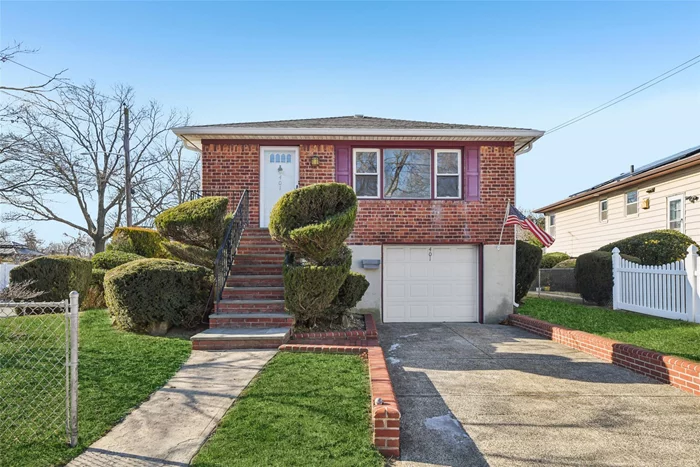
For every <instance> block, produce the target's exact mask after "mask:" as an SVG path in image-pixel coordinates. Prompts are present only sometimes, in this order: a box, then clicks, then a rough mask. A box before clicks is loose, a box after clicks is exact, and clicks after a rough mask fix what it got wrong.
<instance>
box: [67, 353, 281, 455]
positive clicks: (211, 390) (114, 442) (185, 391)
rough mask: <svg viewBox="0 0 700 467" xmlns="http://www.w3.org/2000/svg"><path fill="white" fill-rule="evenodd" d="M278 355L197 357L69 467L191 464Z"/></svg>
mask: <svg viewBox="0 0 700 467" xmlns="http://www.w3.org/2000/svg"><path fill="white" fill-rule="evenodd" d="M276 352H277V351H276V350H229V351H221V352H204V351H194V352H192V355H191V356H190V358H189V360H188V361H187V363H186V364H185V365H184V366H183V367H182V368H181V369H180V371H178V372H177V373H176V374H175V376H173V377H172V378H171V379H170V381H168V383H167V384H166V385H165V387H163V388H162V389H160V390H158V391H157V392H155V393H154V394H153V395H152V396H151V398H150V399H149V400H148V401H146V402H144V403H143V404H142V405H141V406H140V407H139V408H138V409H136V410H135V411H133V412H132V413H131V414H129V415H128V416H127V417H126V418H125V419H124V421H122V422H121V423H120V424H119V425H117V426H116V427H114V428H113V429H112V431H110V432H109V433H107V435H106V436H104V437H103V438H101V439H99V440H98V441H97V442H95V443H94V444H93V445H92V446H90V448H89V449H88V450H87V451H85V452H84V453H83V454H81V455H80V456H79V457H77V458H76V459H74V460H73V461H72V462H71V463H69V464H68V465H69V466H70V467H87V466H90V467H105V466H129V467H132V466H139V467H141V466H148V467H151V466H187V465H189V463H190V460H191V459H192V458H193V457H194V455H195V454H196V453H197V451H199V448H200V447H201V446H202V444H204V442H205V441H206V439H207V437H208V436H209V434H210V433H211V432H212V431H213V430H214V428H216V426H217V424H218V423H219V420H221V417H223V415H224V414H225V413H226V410H228V408H229V407H230V406H231V404H232V403H233V401H234V399H235V398H236V397H238V395H239V394H240V393H241V391H242V390H243V389H244V388H245V387H246V386H247V385H248V383H249V382H250V380H251V379H252V378H253V377H254V376H255V375H256V374H257V373H258V371H260V369H261V368H262V367H263V366H264V365H265V364H266V363H267V362H268V360H270V359H271V358H272V356H273V355H275V353H276Z"/></svg>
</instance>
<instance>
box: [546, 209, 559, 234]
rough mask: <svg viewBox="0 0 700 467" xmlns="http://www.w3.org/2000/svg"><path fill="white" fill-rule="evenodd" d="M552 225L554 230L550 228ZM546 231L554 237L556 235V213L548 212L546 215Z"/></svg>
mask: <svg viewBox="0 0 700 467" xmlns="http://www.w3.org/2000/svg"><path fill="white" fill-rule="evenodd" d="M552 217H554V223H553V224H552ZM552 227H554V230H552ZM547 233H548V234H549V235H551V236H552V237H554V238H556V236H557V217H556V214H549V215H548V216H547Z"/></svg>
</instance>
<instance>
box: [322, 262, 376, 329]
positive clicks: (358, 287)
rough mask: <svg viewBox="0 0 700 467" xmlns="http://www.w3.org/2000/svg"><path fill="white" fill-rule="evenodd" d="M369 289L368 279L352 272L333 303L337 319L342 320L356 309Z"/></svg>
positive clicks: (332, 308) (332, 309) (332, 306)
mask: <svg viewBox="0 0 700 467" xmlns="http://www.w3.org/2000/svg"><path fill="white" fill-rule="evenodd" d="M368 288H369V281H368V280H367V278H366V277H365V276H364V275H362V274H360V273H357V272H352V271H351V272H350V274H348V276H347V277H346V278H345V282H343V285H341V286H340V290H338V295H337V296H336V297H335V299H334V300H333V302H332V303H331V311H332V312H333V313H334V314H335V319H338V318H342V316H343V315H344V314H345V313H347V312H348V310H350V309H352V308H355V306H356V305H357V303H358V302H359V301H360V300H362V297H363V296H364V295H365V292H367V289H368Z"/></svg>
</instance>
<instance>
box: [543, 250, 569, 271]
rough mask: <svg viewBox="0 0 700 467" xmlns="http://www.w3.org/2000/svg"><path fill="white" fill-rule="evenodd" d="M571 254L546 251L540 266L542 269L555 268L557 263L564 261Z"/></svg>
mask: <svg viewBox="0 0 700 467" xmlns="http://www.w3.org/2000/svg"><path fill="white" fill-rule="evenodd" d="M569 258H570V256H569V255H567V254H566V253H557V252H555V253H545V254H543V255H542V260H541V261H540V268H541V269H551V268H553V267H554V266H555V265H556V264H558V263H561V262H562V261H564V260H566V259H569Z"/></svg>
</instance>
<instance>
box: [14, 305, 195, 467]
mask: <svg viewBox="0 0 700 467" xmlns="http://www.w3.org/2000/svg"><path fill="white" fill-rule="evenodd" d="M63 319H64V318H63V316H62V315H44V316H39V317H22V318H10V319H0V419H4V420H8V419H10V417H13V419H14V420H17V419H18V417H19V419H21V420H22V422H21V425H20V426H22V427H23V429H24V431H29V430H27V429H33V430H35V432H36V433H37V434H36V435H35V437H34V438H30V439H27V438H26V437H25V436H23V438H22V439H17V438H16V437H15V435H14V434H13V433H8V432H7V430H5V432H4V433H0V466H22V467H25V466H49V465H62V464H65V463H66V462H67V461H69V460H70V459H71V458H73V457H75V456H77V455H78V454H80V452H82V451H83V450H84V449H85V448H86V447H87V446H89V445H90V444H91V443H92V442H94V441H95V440H97V439H98V438H100V437H101V436H102V435H104V434H105V433H106V432H107V431H108V430H109V429H110V428H111V427H112V426H114V425H115V424H117V423H118V422H119V421H120V420H121V419H122V418H123V417H124V416H125V415H126V414H127V413H128V412H129V410H130V409H131V408H133V407H135V406H137V405H138V404H139V403H141V402H143V401H144V400H146V399H147V398H148V396H149V395H150V394H151V393H152V392H153V391H155V390H156V389H158V388H159V387H161V386H163V384H165V382H166V381H167V380H168V379H169V378H170V377H171V376H172V375H173V374H174V373H175V372H176V371H177V370H178V369H179V368H180V366H181V365H182V363H184V361H185V360H187V358H188V356H189V354H190V352H191V344H190V342H189V341H188V340H185V339H170V338H162V337H161V338H159V337H151V336H145V335H137V334H131V333H126V332H121V331H116V330H114V329H113V328H112V327H111V325H110V318H109V315H108V313H107V311H106V310H89V311H85V312H83V313H81V315H80V364H79V387H80V391H79V398H78V417H79V445H78V446H77V447H75V448H72V449H71V448H68V447H67V445H66V444H65V443H64V438H63V433H62V431H61V427H60V426H58V427H57V426H56V425H55V424H54V425H53V426H50V424H47V423H45V422H44V423H42V422H41V421H39V422H37V421H36V419H35V417H34V416H33V415H34V413H33V411H35V410H36V411H38V412H44V413H45V411H46V410H50V409H54V410H58V411H59V412H60V411H62V410H64V409H63V407H61V406H60V403H63V397H62V394H61V387H59V384H57V383H56V382H54V383H53V384H51V383H50V382H49V381H50V380H51V379H50V378H49V380H48V381H47V380H46V378H45V375H47V374H50V373H48V372H51V371H53V372H55V371H57V369H56V368H55V366H54V365H49V366H44V367H39V368H37V367H36V364H35V363H34V362H33V359H35V357H36V355H37V354H38V351H36V350H35V351H33V352H22V353H19V356H18V354H17V353H15V351H14V349H17V346H18V345H20V344H22V342H23V340H26V342H28V341H36V340H37V339H39V340H40V342H41V344H40V346H41V347H40V352H41V353H43V354H45V355H51V354H53V355H55V356H59V355H60V353H61V352H62V351H61V346H62V344H63V342H62V341H61V340H60V339H57V337H59V336H62V334H61V332H62V331H60V329H61V327H60V323H61V322H62V320H63ZM20 320H25V321H20ZM26 320H34V321H31V322H30V321H26ZM52 320H59V321H58V322H54V321H52ZM46 324H49V325H50V324H57V326H54V329H55V332H46V326H45V325H46ZM54 374H55V373H54ZM49 387H51V389H52V390H53V391H54V395H55V396H56V397H57V399H56V400H55V401H54V403H53V407H49V406H47V405H46V404H45V405H44V406H42V402H41V401H39V402H34V401H35V397H34V396H36V395H37V393H38V392H39V391H41V390H46V389H47V388H49ZM18 397H19V398H21V399H22V404H13V405H20V406H21V407H23V408H24V410H22V411H13V410H12V408H11V406H10V405H9V404H6V403H4V402H3V401H9V400H13V402H16V401H17V398H18ZM57 401H58V402H59V405H58V407H56V402H57ZM57 416H58V417H60V416H61V414H60V413H58V414H57ZM0 425H1V424H0ZM46 433H53V436H52V437H51V438H50V439H48V440H46V439H42V438H43V437H44V436H45V435H46Z"/></svg>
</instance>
